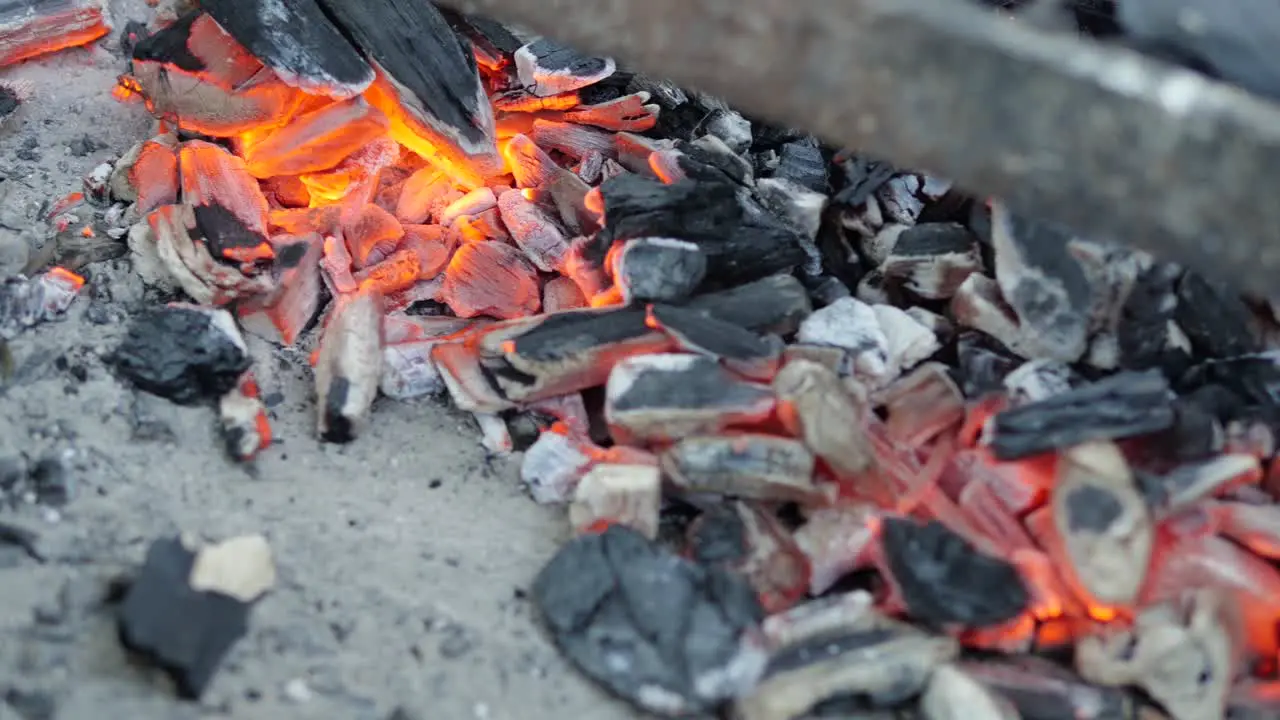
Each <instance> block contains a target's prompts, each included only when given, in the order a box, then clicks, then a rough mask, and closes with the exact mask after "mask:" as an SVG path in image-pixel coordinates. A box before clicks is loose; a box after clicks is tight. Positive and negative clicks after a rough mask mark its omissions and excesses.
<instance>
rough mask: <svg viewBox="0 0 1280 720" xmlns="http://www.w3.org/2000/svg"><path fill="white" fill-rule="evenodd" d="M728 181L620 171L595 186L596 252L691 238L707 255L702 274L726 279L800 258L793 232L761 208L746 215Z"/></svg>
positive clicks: (764, 272)
mask: <svg viewBox="0 0 1280 720" xmlns="http://www.w3.org/2000/svg"><path fill="white" fill-rule="evenodd" d="M735 188H736V186H735V185H733V184H731V183H728V182H707V181H702V182H698V181H694V180H682V181H680V182H677V183H673V184H671V185H665V184H663V183H662V182H660V181H658V180H651V179H648V178H642V177H639V176H632V175H624V176H621V177H617V178H613V179H611V180H608V181H606V182H605V183H604V184H602V185H601V186H600V188H599V192H600V197H601V199H602V200H603V201H604V215H605V225H604V229H603V230H601V232H600V233H598V235H597V238H596V244H597V246H598V252H599V253H600V255H599V257H603V254H604V251H605V250H606V249H607V248H608V247H609V245H610V244H611V243H612V242H613V241H614V240H615V239H618V240H626V239H631V238H637V237H669V238H676V239H680V240H687V241H689V242H693V243H696V244H697V245H698V246H699V247H701V248H702V251H703V252H704V253H705V254H706V256H707V277H708V278H715V279H716V280H717V281H720V282H724V283H726V284H736V283H741V282H744V281H749V280H755V279H757V278H761V277H765V276H768V275H772V274H774V273H776V272H780V271H783V270H789V269H791V268H793V267H795V266H797V265H800V264H803V263H804V261H805V252H804V250H803V248H802V247H801V245H800V242H799V240H798V236H797V235H796V234H795V233H794V231H793V230H791V229H790V228H787V227H784V226H783V224H782V222H781V221H780V220H775V219H772V216H771V215H769V214H768V213H767V212H765V213H760V214H759V216H753V217H748V215H747V212H746V210H744V207H743V205H742V204H741V202H740V200H739V198H738V191H737V190H736V189H735Z"/></svg>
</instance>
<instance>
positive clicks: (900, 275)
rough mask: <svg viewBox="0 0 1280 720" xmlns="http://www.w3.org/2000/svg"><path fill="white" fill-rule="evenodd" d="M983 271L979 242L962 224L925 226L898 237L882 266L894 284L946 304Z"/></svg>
mask: <svg viewBox="0 0 1280 720" xmlns="http://www.w3.org/2000/svg"><path fill="white" fill-rule="evenodd" d="M981 271H982V257H981V255H980V254H979V252H978V239H977V238H976V237H974V235H973V233H971V232H969V230H968V229H967V228H965V227H964V226H963V225H960V224H958V223H924V224H922V225H916V226H913V227H910V228H907V229H906V230H904V231H903V232H902V234H901V235H899V236H898V238H897V241H896V242H895V243H894V244H893V247H892V249H890V250H889V253H888V257H886V258H885V260H884V262H883V263H881V265H880V272H882V273H884V276H885V277H886V278H888V279H891V280H901V281H902V283H903V286H904V287H906V289H908V290H910V291H911V292H913V293H915V294H916V295H919V296H920V297H922V298H925V299H928V300H946V299H948V298H950V297H951V296H953V295H955V292H956V290H957V289H958V288H959V287H960V285H961V284H962V283H964V281H965V280H966V279H968V277H969V276H970V275H972V274H973V273H975V272H981Z"/></svg>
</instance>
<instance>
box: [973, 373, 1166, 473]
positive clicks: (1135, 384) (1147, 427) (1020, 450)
mask: <svg viewBox="0 0 1280 720" xmlns="http://www.w3.org/2000/svg"><path fill="white" fill-rule="evenodd" d="M1173 423H1174V409H1173V395H1172V393H1171V392H1170V390H1169V385H1168V382H1166V381H1165V379H1164V377H1163V376H1162V375H1160V373H1159V372H1156V371H1154V370H1153V371H1147V372H1141V373H1139V372H1123V373H1119V374H1116V375H1112V376H1110V377H1108V378H1105V379H1103V380H1099V381H1098V382H1095V383H1093V384H1091V385H1085V386H1083V387H1079V388H1076V389H1073V390H1071V391H1069V392H1065V393H1061V394H1059V395H1056V396H1054V397H1050V398H1048V399H1045V400H1041V401H1040V402H1035V403H1031V404H1029V405H1023V406H1021V407H1017V408H1013V409H1010V410H1005V411H1003V412H1001V413H999V414H997V415H996V416H995V418H993V420H992V422H991V431H992V434H991V440H990V445H991V449H992V450H993V451H994V452H995V454H996V456H997V457H999V458H1000V459H1001V460H1016V459H1018V458H1023V457H1028V456H1031V455H1035V454H1037V453H1042V452H1047V451H1049V450H1053V449H1056V448H1063V447H1068V446H1071V445H1078V444H1080V443H1083V442H1086V441H1089V440H1114V439H1119V438H1126V437H1133V436H1136V435H1144V434H1147V433H1155V432H1160V431H1162V430H1166V429H1168V428H1169V427H1171V426H1172V425H1173Z"/></svg>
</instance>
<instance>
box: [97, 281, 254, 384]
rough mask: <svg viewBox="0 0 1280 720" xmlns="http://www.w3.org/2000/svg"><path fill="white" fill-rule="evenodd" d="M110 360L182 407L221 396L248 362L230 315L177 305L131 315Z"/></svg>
mask: <svg viewBox="0 0 1280 720" xmlns="http://www.w3.org/2000/svg"><path fill="white" fill-rule="evenodd" d="M110 359H111V362H112V363H113V364H114V365H115V367H116V369H117V370H118V371H119V372H120V374H121V375H123V376H124V377H125V378H127V379H128V380H130V381H131V382H133V383H134V384H135V385H137V386H138V387H139V388H140V389H142V390H145V391H146V392H149V393H151V394H153V395H159V396H161V397H164V398H167V399H169V400H172V401H173V402H176V403H179V404H182V405H191V404H195V403H197V402H199V401H201V400H214V399H217V398H220V397H222V396H223V395H225V394H226V393H227V392H228V391H230V390H231V389H232V388H234V387H235V386H236V384H237V383H238V382H239V380H240V376H241V375H242V374H243V373H244V371H245V370H248V369H249V366H250V364H252V360H251V359H250V357H249V354H248V350H247V348H246V346H245V343H244V338H242V337H241V336H240V331H239V330H238V329H236V326H235V321H234V320H233V319H232V318H231V315H230V313H228V312H227V311H225V310H213V309H207V308H201V307H197V306H194V305H181V304H171V305H168V306H165V307H162V308H156V309H152V310H148V311H146V312H144V313H142V314H141V315H138V316H137V317H135V319H134V321H133V323H132V324H130V326H129V331H128V333H127V334H126V335H125V338H124V340H123V341H122V342H121V343H120V346H119V347H118V348H116V350H115V352H114V354H113V355H112V356H111V358H110Z"/></svg>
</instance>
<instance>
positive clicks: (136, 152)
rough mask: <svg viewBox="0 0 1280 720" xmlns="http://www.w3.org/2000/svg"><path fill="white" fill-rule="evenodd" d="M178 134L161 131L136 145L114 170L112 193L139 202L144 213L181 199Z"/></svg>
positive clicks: (140, 211) (112, 195) (139, 208)
mask: <svg viewBox="0 0 1280 720" xmlns="http://www.w3.org/2000/svg"><path fill="white" fill-rule="evenodd" d="M176 147H177V138H176V137H175V136H173V135H160V136H158V137H156V138H154V139H151V140H147V141H145V142H141V143H138V144H137V145H134V146H133V148H132V149H130V150H129V152H127V153H125V154H124V156H123V157H121V158H120V161H119V162H117V163H116V166H115V169H114V170H112V172H111V180H110V183H109V184H110V188H111V197H113V198H115V199H116V200H121V201H124V202H132V203H136V205H137V208H136V212H138V213H139V214H141V215H145V214H147V213H149V212H151V211H152V210H155V209H156V208H158V207H160V206H161V205H171V204H173V203H175V202H177V201H178V153H177V150H176Z"/></svg>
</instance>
